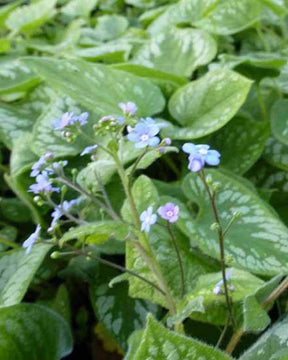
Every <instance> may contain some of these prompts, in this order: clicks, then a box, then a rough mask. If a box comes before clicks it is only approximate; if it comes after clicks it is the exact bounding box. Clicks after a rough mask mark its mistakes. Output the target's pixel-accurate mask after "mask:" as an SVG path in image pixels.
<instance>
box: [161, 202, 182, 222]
mask: <svg viewBox="0 0 288 360" xmlns="http://www.w3.org/2000/svg"><path fill="white" fill-rule="evenodd" d="M157 212H158V214H159V215H160V216H161V218H162V219H165V220H168V221H169V222H170V223H174V222H176V221H177V220H178V217H179V206H177V205H175V204H173V203H171V202H168V203H167V204H165V205H164V206H160V207H159V209H158V211H157Z"/></svg>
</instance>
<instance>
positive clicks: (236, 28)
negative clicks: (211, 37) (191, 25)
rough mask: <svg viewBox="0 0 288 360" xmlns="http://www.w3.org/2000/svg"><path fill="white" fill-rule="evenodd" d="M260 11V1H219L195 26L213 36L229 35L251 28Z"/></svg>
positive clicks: (259, 15) (258, 17)
mask: <svg viewBox="0 0 288 360" xmlns="http://www.w3.org/2000/svg"><path fill="white" fill-rule="evenodd" d="M261 10H262V6H261V2H260V0H219V2H218V4H217V5H216V6H215V8H214V10H213V11H211V12H210V13H209V14H208V15H207V16H206V17H203V18H202V19H201V20H200V21H198V22H197V23H196V26H197V27H201V28H203V29H205V30H207V31H209V32H211V33H214V34H219V35H231V34H235V33H237V32H240V31H242V30H244V29H247V28H248V27H251V26H253V25H254V24H255V23H256V22H257V21H258V20H260V18H261Z"/></svg>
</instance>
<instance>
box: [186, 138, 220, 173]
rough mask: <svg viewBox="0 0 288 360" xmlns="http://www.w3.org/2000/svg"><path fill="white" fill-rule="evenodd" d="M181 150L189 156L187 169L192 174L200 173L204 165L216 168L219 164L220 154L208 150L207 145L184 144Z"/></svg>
mask: <svg viewBox="0 0 288 360" xmlns="http://www.w3.org/2000/svg"><path fill="white" fill-rule="evenodd" d="M182 150H183V151H184V152H186V153H188V154H189V158H188V160H189V165H188V169H189V170H191V171H193V172H198V171H200V170H201V169H202V168H203V167H204V165H205V163H206V164H208V165H211V166H217V165H219V163H220V157H221V154H220V153H219V152H218V151H216V150H210V146H209V145H205V144H200V145H195V144H192V143H186V144H184V145H183V146H182Z"/></svg>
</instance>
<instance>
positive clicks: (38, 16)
mask: <svg viewBox="0 0 288 360" xmlns="http://www.w3.org/2000/svg"><path fill="white" fill-rule="evenodd" d="M56 3H57V0H49V1H46V0H41V1H37V2H35V3H33V4H30V5H24V6H21V7H18V8H17V9H15V10H14V11H13V12H12V13H10V15H9V17H8V18H7V20H6V22H5V25H6V26H7V27H8V29H10V30H12V31H19V32H24V33H26V34H30V33H32V32H33V31H34V30H36V29H37V28H39V27H40V26H42V25H43V24H44V23H45V22H47V21H48V20H49V19H50V18H52V17H53V16H54V15H55V13H56V11H55V5H56Z"/></svg>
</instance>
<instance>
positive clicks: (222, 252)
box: [199, 170, 235, 326]
mask: <svg viewBox="0 0 288 360" xmlns="http://www.w3.org/2000/svg"><path fill="white" fill-rule="evenodd" d="M199 175H200V178H201V180H202V182H203V184H204V186H205V189H206V191H207V193H208V196H209V199H210V203H211V206H212V210H213V214H214V219H215V221H216V223H217V224H218V229H217V234H218V240H219V248H220V263H221V272H222V280H223V285H224V293H225V300H226V305H227V308H228V314H229V318H230V320H231V322H232V324H233V326H235V320H234V316H233V310H232V302H231V298H230V296H229V290H228V286H227V279H226V263H225V245H224V232H223V228H222V225H221V222H220V216H219V213H218V208H217V204H216V199H215V194H214V193H212V192H211V189H210V187H209V185H208V183H207V181H206V178H205V173H204V170H201V172H200V173H199Z"/></svg>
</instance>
